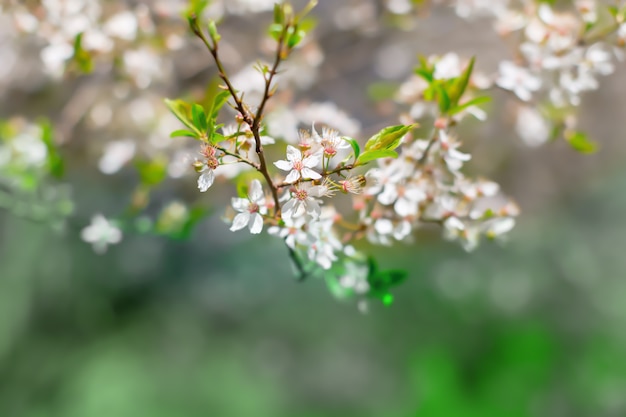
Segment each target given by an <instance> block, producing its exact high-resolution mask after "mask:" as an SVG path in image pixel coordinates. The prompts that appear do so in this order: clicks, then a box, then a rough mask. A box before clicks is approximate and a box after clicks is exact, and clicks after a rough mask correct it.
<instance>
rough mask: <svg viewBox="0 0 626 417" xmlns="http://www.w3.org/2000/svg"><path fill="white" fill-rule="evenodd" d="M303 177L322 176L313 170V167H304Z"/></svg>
mask: <svg viewBox="0 0 626 417" xmlns="http://www.w3.org/2000/svg"><path fill="white" fill-rule="evenodd" d="M302 178H310V179H312V180H319V179H320V178H322V176H321V175H320V174H319V173H317V172H315V171H313V170H312V169H311V168H302Z"/></svg>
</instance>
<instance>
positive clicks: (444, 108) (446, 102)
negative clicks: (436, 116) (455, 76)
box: [435, 83, 452, 114]
mask: <svg viewBox="0 0 626 417" xmlns="http://www.w3.org/2000/svg"><path fill="white" fill-rule="evenodd" d="M435 89H436V91H437V102H438V103H439V110H440V111H441V113H443V114H447V112H448V110H449V109H450V105H451V104H452V102H451V101H450V97H449V96H448V92H447V91H446V88H445V87H444V85H443V84H439V83H436V84H435Z"/></svg>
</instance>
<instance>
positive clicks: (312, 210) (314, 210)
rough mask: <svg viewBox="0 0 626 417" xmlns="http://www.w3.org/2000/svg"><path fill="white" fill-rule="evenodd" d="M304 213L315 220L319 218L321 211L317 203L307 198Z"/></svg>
mask: <svg viewBox="0 0 626 417" xmlns="http://www.w3.org/2000/svg"><path fill="white" fill-rule="evenodd" d="M306 212H307V214H308V215H309V216H311V217H313V218H316V219H317V218H318V217H319V216H320V213H321V212H322V209H321V208H320V205H319V204H317V201H315V200H314V199H312V198H309V199H307V202H306Z"/></svg>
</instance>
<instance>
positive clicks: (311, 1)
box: [296, 0, 318, 22]
mask: <svg viewBox="0 0 626 417" xmlns="http://www.w3.org/2000/svg"><path fill="white" fill-rule="evenodd" d="M317 3H318V0H309V2H308V3H307V5H306V6H305V7H304V9H302V10H301V11H300V13H298V15H297V16H296V22H299V21H301V20H302V19H303V18H304V17H305V16H306V15H308V14H309V13H311V10H313V8H315V6H317Z"/></svg>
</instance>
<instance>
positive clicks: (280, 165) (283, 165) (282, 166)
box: [274, 160, 293, 171]
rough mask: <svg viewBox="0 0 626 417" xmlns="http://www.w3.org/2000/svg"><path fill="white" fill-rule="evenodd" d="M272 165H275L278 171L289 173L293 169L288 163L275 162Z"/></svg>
mask: <svg viewBox="0 0 626 417" xmlns="http://www.w3.org/2000/svg"><path fill="white" fill-rule="evenodd" d="M274 165H276V167H277V168H278V169H281V170H283V171H289V170H290V169H292V168H293V164H292V163H291V162H289V161H284V160H283V161H276V162H274Z"/></svg>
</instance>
